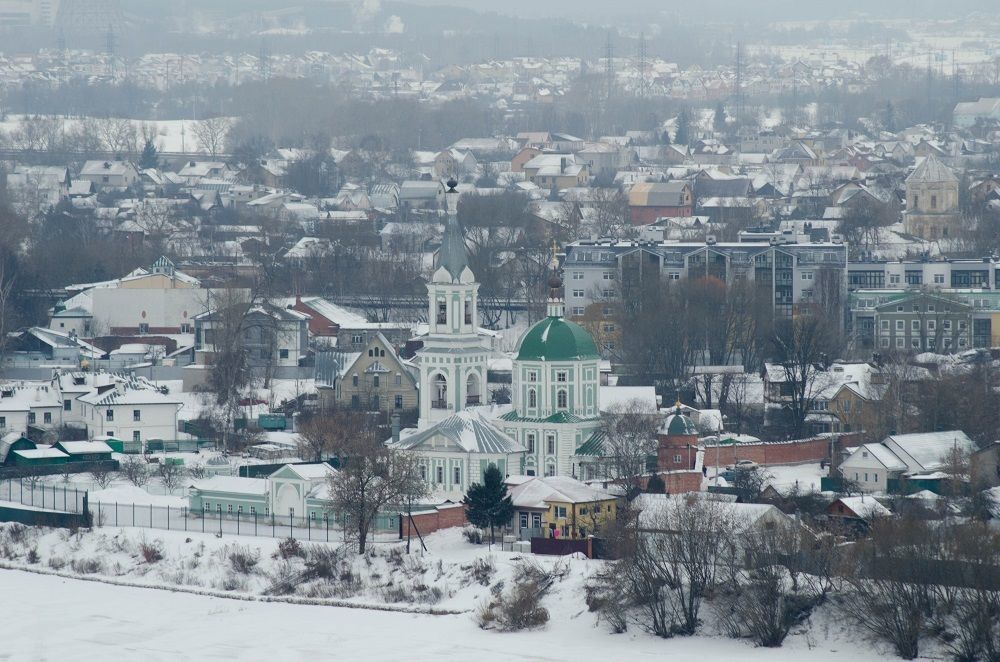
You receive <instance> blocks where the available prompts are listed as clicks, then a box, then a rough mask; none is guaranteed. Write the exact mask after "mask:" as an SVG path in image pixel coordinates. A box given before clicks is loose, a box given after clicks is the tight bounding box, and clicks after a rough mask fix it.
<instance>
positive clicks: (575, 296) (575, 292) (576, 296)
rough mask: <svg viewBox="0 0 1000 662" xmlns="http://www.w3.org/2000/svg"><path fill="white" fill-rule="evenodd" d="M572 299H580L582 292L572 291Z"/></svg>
mask: <svg viewBox="0 0 1000 662" xmlns="http://www.w3.org/2000/svg"><path fill="white" fill-rule="evenodd" d="M573 298H574V299H582V298H583V290H573Z"/></svg>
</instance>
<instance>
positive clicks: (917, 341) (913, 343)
mask: <svg viewBox="0 0 1000 662" xmlns="http://www.w3.org/2000/svg"><path fill="white" fill-rule="evenodd" d="M910 347H912V348H913V349H920V338H911V339H910Z"/></svg>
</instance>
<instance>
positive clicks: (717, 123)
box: [712, 101, 726, 133]
mask: <svg viewBox="0 0 1000 662" xmlns="http://www.w3.org/2000/svg"><path fill="white" fill-rule="evenodd" d="M712 128H713V129H715V132H716V133H722V132H724V131H725V130H726V107H725V106H724V105H722V102H721V101H720V102H719V103H718V105H717V106H716V107H715V118H714V119H713V120H712Z"/></svg>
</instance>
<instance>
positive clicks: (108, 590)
mask: <svg viewBox="0 0 1000 662" xmlns="http://www.w3.org/2000/svg"><path fill="white" fill-rule="evenodd" d="M99 533H100V534H104V536H105V538H104V539H103V541H102V540H101V539H99V538H98V536H96V535H94V534H84V536H83V537H82V539H77V538H74V537H73V536H68V535H66V534H64V533H60V532H55V531H50V532H47V533H43V534H41V536H40V537H39V538H36V539H34V540H33V541H32V542H33V543H34V542H37V550H38V554H39V556H40V559H39V562H38V563H35V564H29V563H27V562H26V561H25V560H24V559H21V560H15V561H12V562H11V561H5V562H4V564H6V565H16V566H21V567H29V568H32V569H35V570H37V572H39V573H52V572H56V570H53V569H52V568H51V564H50V563H48V562H47V558H51V557H52V555H57V554H60V555H65V554H68V553H70V552H72V551H73V550H74V549H75V550H76V553H77V556H78V558H93V557H94V555H95V553H97V552H98V551H102V552H103V554H104V555H105V556H106V557H107V558H108V559H109V561H108V562H107V563H106V564H105V567H106V568H107V570H106V571H105V574H88V575H86V577H87V578H88V579H90V580H92V581H88V580H87V579H79V578H75V577H72V578H71V577H65V576H56V575H52V574H37V573H36V572H27V571H23V570H10V569H3V570H0V586H2V587H3V595H4V598H5V601H6V603H7V604H9V605H18V619H17V634H18V636H16V637H9V638H5V641H4V644H3V647H2V649H0V650H2V653H0V659H11V660H59V659H72V660H107V659H137V658H140V657H141V658H142V659H144V660H150V661H155V660H177V659H185V660H215V659H237V660H269V661H272V660H297V659H307V658H318V659H332V660H362V659H363V660H368V661H381V660H386V661H388V660H392V661H393V662H395V661H397V660H402V659H406V660H431V659H435V660H440V659H448V660H450V659H471V660H476V661H477V662H491V661H493V660H511V659H518V660H529V661H530V660H573V661H575V662H576V661H580V660H602V661H610V660H623V659H630V660H633V659H639V660H646V659H648V660H653V659H670V660H674V661H676V662H687V661H692V662H694V661H697V662H705V661H707V660H748V661H756V660H760V661H764V660H776V661H778V662H783V661H785V660H787V661H789V662H791V661H792V660H796V661H797V660H801V659H803V658H806V657H808V658H809V659H810V662H824V661H826V660H841V659H845V658H847V657H850V658H852V659H853V660H854V661H855V662H862V661H864V660H876V659H879V658H883V657H891V655H887V654H886V653H885V651H881V650H879V649H877V648H875V647H873V646H871V645H869V644H867V643H865V642H863V641H860V640H859V639H858V638H857V637H854V636H850V632H849V628H848V626H846V625H844V624H842V620H843V619H841V618H837V617H831V615H830V614H828V613H819V612H818V613H817V614H814V616H813V621H814V622H813V626H812V627H811V628H810V629H809V630H808V632H804V631H799V632H793V634H792V635H791V636H790V637H789V638H788V639H787V640H786V642H785V645H784V647H782V648H780V649H776V650H775V649H761V648H754V647H753V646H752V645H750V644H749V643H746V642H743V641H735V640H731V639H727V638H725V637H722V636H718V635H717V634H715V633H714V632H713V631H712V627H711V626H706V627H705V634H703V635H699V636H696V637H691V638H683V637H678V638H674V639H669V640H664V639H658V638H656V637H653V636H650V635H648V634H646V633H644V632H642V631H640V630H639V629H637V628H632V629H630V631H629V632H628V633H625V634H620V635H614V634H610V633H609V631H608V630H607V628H606V627H605V626H603V625H601V624H599V623H597V622H596V619H595V616H594V615H593V614H592V613H590V612H588V610H587V607H586V605H585V603H584V599H583V585H584V582H585V581H586V578H587V577H589V576H590V575H591V574H592V573H593V572H594V571H595V570H596V569H597V568H599V567H600V564H601V563H602V562H601V561H590V560H587V559H583V558H572V559H565V560H563V561H561V563H563V564H565V565H567V566H568V572H567V573H566V574H565V576H564V577H563V578H561V579H559V580H557V581H556V583H555V584H553V587H552V589H551V590H550V592H549V593H548V594H546V596H545V597H544V599H543V601H542V606H544V607H545V608H546V609H547V610H548V611H549V612H550V615H551V618H550V620H549V622H548V624H547V625H545V626H544V627H543V628H541V629H538V630H534V631H529V632H520V633H498V632H493V631H483V630H481V629H479V628H478V627H477V626H476V624H475V623H474V621H473V617H472V614H471V612H472V610H473V609H474V608H475V607H476V605H477V604H479V602H481V601H482V600H483V599H484V598H485V597H486V596H487V595H489V592H490V589H489V588H487V587H486V586H483V585H480V584H479V583H476V582H471V581H467V582H465V583H464V584H463V583H462V582H460V581H459V580H460V579H461V568H462V567H463V566H466V565H467V564H469V563H470V562H471V561H472V560H474V559H476V558H480V557H485V556H491V557H492V558H493V559H494V561H495V563H496V575H495V576H494V578H493V580H492V581H493V582H495V581H496V580H497V579H498V578H499V579H507V580H508V581H509V576H510V568H511V566H512V565H513V564H515V563H518V562H520V561H519V557H518V555H516V554H513V553H510V552H502V551H498V550H496V549H494V550H492V551H490V550H488V549H487V548H486V546H485V545H484V546H474V545H471V544H469V543H466V542H465V541H464V540H463V539H462V538H461V536H460V535H459V534H458V532H457V531H456V530H449V531H443V532H439V533H436V534H432V535H431V536H428V538H427V543H428V547H429V548H430V550H429V552H427V553H425V554H422V555H420V556H419V557H418V556H417V555H412V557H405V558H404V562H403V564H402V565H400V566H396V567H395V569H394V570H393V569H392V568H391V561H389V560H388V559H389V557H388V554H387V550H388V549H389V547H390V546H388V545H386V544H379V545H378V548H379V553H377V554H376V555H375V557H374V560H373V561H371V562H369V561H367V560H365V559H364V558H358V557H354V561H353V563H354V567H355V569H356V570H359V571H363V570H361V569H362V568H364V567H366V566H367V567H368V568H369V569H368V571H367V572H368V580H372V579H373V578H376V577H381V580H380V581H382V582H384V583H387V584H388V583H393V582H395V583H397V584H398V583H400V582H405V581H412V577H413V565H414V564H415V563H416V562H417V559H418V558H419V559H420V562H421V563H422V564H423V565H425V566H426V568H427V570H426V571H425V573H424V577H425V578H427V580H428V581H430V580H433V578H434V577H435V576H437V577H439V579H438V581H437V582H436V584H435V585H438V586H445V587H446V594H445V597H444V598H443V599H442V600H441V601H440V602H438V603H436V604H435V605H433V606H434V608H436V609H440V610H447V611H453V612H460V613H450V614H447V615H431V614H426V613H406V612H405V610H407V609H409V610H414V609H428V608H429V607H428V606H427V605H419V604H418V605H413V604H391V603H388V602H385V601H383V602H382V603H381V604H377V605H373V606H375V607H377V608H376V609H372V608H355V607H339V606H325V605H302V604H291V603H289V602H280V601H267V602H265V601H261V599H260V597H259V592H257V591H255V590H254V584H255V583H256V584H257V585H258V588H259V585H260V584H261V582H260V581H256V580H252V581H251V582H250V585H248V586H244V587H243V588H242V589H237V590H233V591H229V592H227V594H228V595H231V596H233V597H231V598H227V597H220V596H219V595H214V596H208V595H198V594H195V593H187V592H184V591H194V592H197V591H199V590H205V589H200V588H198V587H196V586H192V585H188V586H182V585H176V584H174V585H171V584H170V583H169V582H167V581H165V580H166V578H167V577H169V574H170V573H161V572H160V571H158V570H153V569H150V565H149V564H147V563H145V562H144V561H143V560H142V559H141V558H136V556H135V554H136V550H135V547H134V545H135V543H137V542H139V541H141V540H143V536H144V535H147V534H143V533H142V532H139V531H135V530H129V529H124V530H115V531H108V530H107V529H105V530H102V531H100V532H99ZM189 537H190V538H191V541H190V542H188V539H187V538H185V537H184V536H181V535H167V536H156V538H158V539H161V540H160V542H161V543H162V545H163V547H162V549H163V551H164V553H165V558H164V559H163V560H161V561H159V562H158V563H157V564H155V565H159V564H164V567H167V566H169V567H170V568H171V569H172V571H177V570H178V569H180V568H183V567H187V566H189V565H190V556H185V552H184V550H185V549H187V550H196V549H198V550H201V555H202V559H203V560H202V562H201V564H200V565H199V566H198V568H197V569H196V570H192V572H191V574H192V575H200V576H203V577H211V576H216V575H219V574H221V573H223V572H224V569H221V568H220V567H219V566H220V565H221V564H220V563H217V562H215V561H214V559H216V558H217V557H216V554H217V552H218V550H220V549H223V548H224V547H225V546H226V545H229V544H232V543H233V542H234V541H238V542H240V543H246V544H254V545H258V546H259V548H260V551H261V565H262V566H263V569H262V570H261V571H260V572H261V575H262V576H264V575H265V574H266V572H267V571H268V569H270V568H273V567H274V566H275V565H276V564H280V563H281V562H280V561H276V560H272V559H271V555H270V554H271V552H273V551H274V549H275V547H276V541H261V540H253V539H242V540H238V539H235V538H233V537H228V538H227V539H225V540H219V539H216V538H215V537H214V536H201V535H198V534H189ZM114 538H117V540H118V542H117V543H114V544H113V545H109V544H108V543H109V540H112V539H114ZM148 540H149V541H153V540H154V537H153V536H149V537H148ZM125 541H128V542H125ZM130 545H131V546H132V547H131V548H130ZM101 546H103V547H101ZM99 547H100V548H101V549H100V550H99V549H98V548H99ZM536 558H538V559H539V563H541V564H543V565H545V566H548V567H552V566H554V565H555V564H556V563H557V562H559V559H556V558H553V557H536ZM143 568H145V569H146V570H145V572H146V576H145V577H142V576H139V575H140V574H141V573H142V572H143ZM112 569H113V570H112ZM189 569H190V568H189ZM58 572H60V573H64V574H73V573H72V571H71V570H70V568H69V566H65V567H63V568H61V569H59V570H58ZM77 576H79V575H77ZM109 581H110V582H125V583H146V584H149V585H150V586H160V587H163V588H169V589H170V590H161V589H157V588H151V587H150V588H137V587H134V586H120V585H119V586H116V585H110V584H108V583H104V582H109ZM449 587H450V588H449ZM282 599H283V598H276V600H282ZM356 599H359V598H356ZM362 599H363V600H364V601H365V604H372V602H371V601H372V593H370V592H369V595H368V596H367V597H365V598H362ZM359 604H361V603H359ZM385 609H397V610H402V611H385ZM53 624H58V627H54V626H53ZM458 656H461V657H460V658H459V657H458Z"/></svg>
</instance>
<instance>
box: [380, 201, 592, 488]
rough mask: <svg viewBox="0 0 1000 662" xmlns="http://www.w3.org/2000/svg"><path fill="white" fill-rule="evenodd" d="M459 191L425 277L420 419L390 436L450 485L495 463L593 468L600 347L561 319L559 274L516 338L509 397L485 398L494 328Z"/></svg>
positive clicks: (468, 480) (433, 479)
mask: <svg viewBox="0 0 1000 662" xmlns="http://www.w3.org/2000/svg"><path fill="white" fill-rule="evenodd" d="M457 197H458V193H457V192H456V191H455V189H454V187H451V189H450V190H449V191H448V193H447V201H448V209H449V215H448V221H447V224H446V226H445V233H444V239H443V243H442V246H441V250H440V252H439V255H438V266H437V269H436V271H435V272H434V274H433V276H432V277H431V280H430V282H429V283H428V284H427V294H428V320H429V323H430V325H429V331H428V334H427V335H426V336H425V337H424V338H423V347H422V348H421V349H420V350H419V351H418V352H417V355H416V358H415V361H416V363H417V365H418V367H419V374H420V381H419V388H420V418H419V422H418V423H417V427H416V428H414V429H408V430H401V431H398V432H395V433H394V434H393V438H392V440H390V441H389V442H388V443H390V444H391V445H392V446H394V447H396V448H399V449H401V450H406V451H408V452H413V453H416V454H417V455H418V457H419V458H420V471H421V475H422V476H423V477H424V479H425V480H427V482H428V483H429V485H430V487H431V489H432V490H434V491H436V492H443V493H446V494H449V495H450V494H454V495H456V496H458V495H459V494H461V493H464V492H465V491H466V490H467V489H468V487H469V486H470V485H471V484H473V483H477V482H481V479H482V475H483V473H484V472H485V470H486V467H488V466H489V465H490V464H496V465H497V466H498V467H499V468H500V470H501V472H502V473H504V474H505V475H511V474H525V475H531V476H542V475H545V476H557V475H558V476H574V477H577V478H590V477H594V476H595V471H594V461H595V460H596V459H598V458H597V457H595V456H594V454H592V453H591V454H587V453H584V454H580V453H579V451H580V450H581V449H583V450H586V449H587V448H591V449H593V448H594V447H595V444H596V442H598V441H599V439H598V437H599V434H598V430H599V427H600V354H599V352H598V351H597V346H596V345H595V343H594V341H593V339H592V338H591V337H590V335H589V334H588V333H587V332H586V331H585V330H584V329H583V327H581V326H579V325H577V324H574V323H573V322H571V321H569V320H567V319H565V316H564V315H565V304H564V301H563V296H562V282H561V280H560V279H559V277H558V276H555V275H553V277H552V278H551V280H550V281H549V301H548V307H547V311H546V312H547V315H546V317H545V318H544V319H542V320H541V321H540V322H538V323H536V324H535V325H533V326H532V327H531V328H529V329H528V330H527V331H526V332H525V333H524V335H523V336H522V337H521V338H520V340H519V342H518V348H517V352H516V355H515V359H514V361H513V374H512V393H511V398H512V406H498V405H491V404H490V403H489V402H488V399H489V398H488V390H487V388H486V376H487V365H488V360H489V358H490V353H491V350H490V336H489V335H488V332H486V331H484V330H482V329H480V328H479V327H478V319H479V311H478V293H479V283H477V282H476V279H475V274H473V273H472V270H471V269H470V268H469V261H468V253H467V249H466V244H465V237H464V234H463V232H462V228H461V226H460V225H459V223H458V217H457ZM588 442H590V443H589V444H588Z"/></svg>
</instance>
